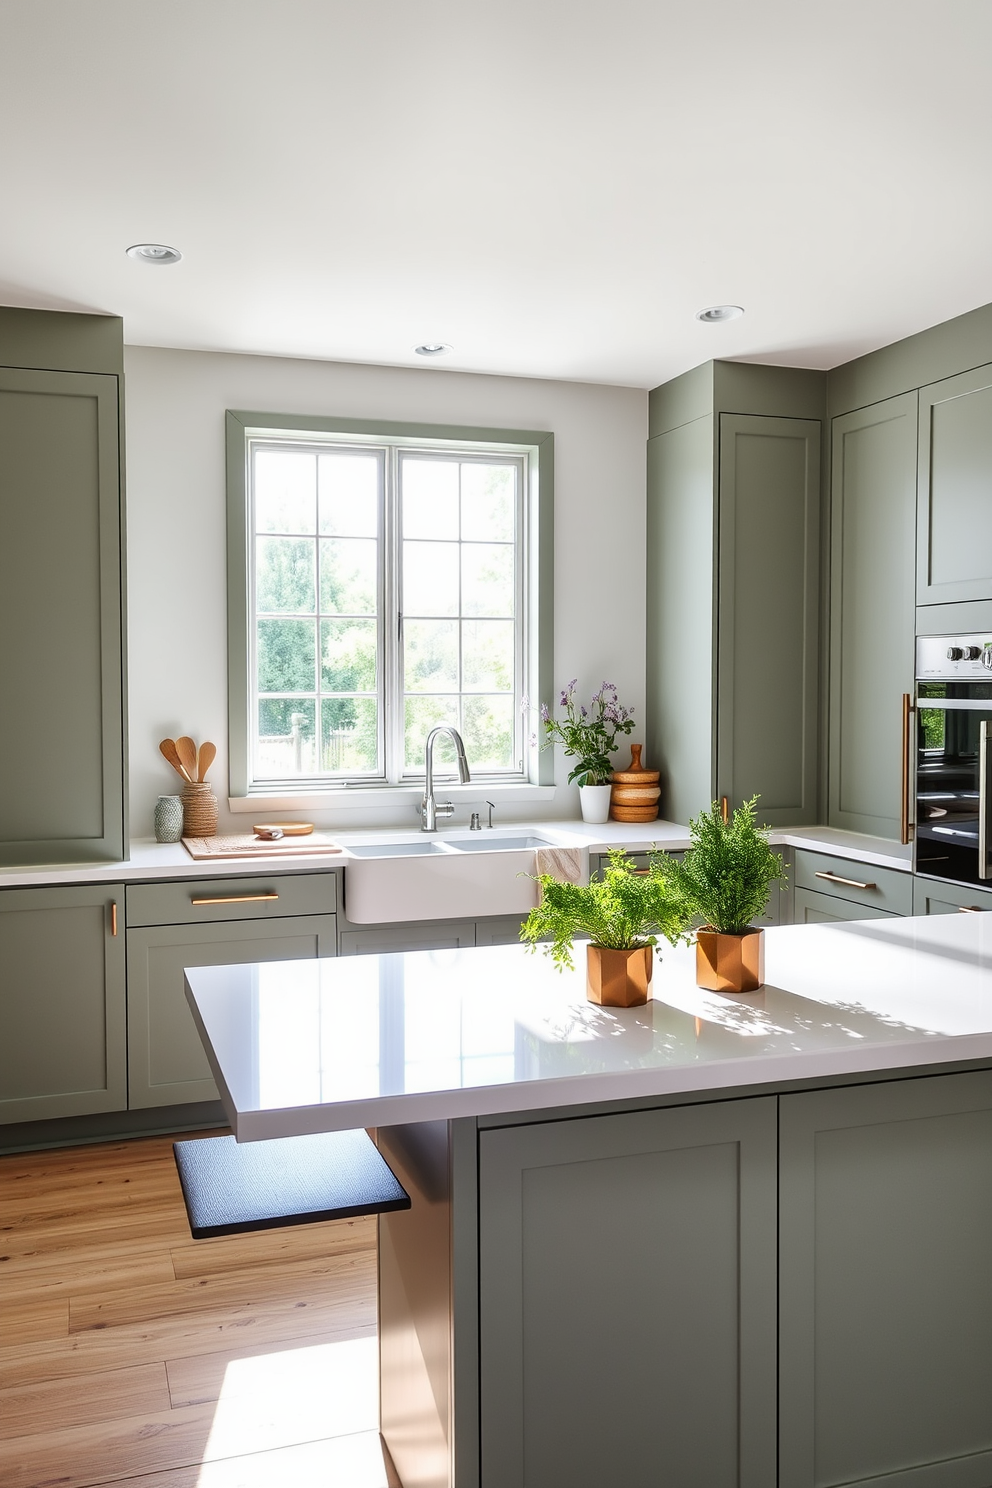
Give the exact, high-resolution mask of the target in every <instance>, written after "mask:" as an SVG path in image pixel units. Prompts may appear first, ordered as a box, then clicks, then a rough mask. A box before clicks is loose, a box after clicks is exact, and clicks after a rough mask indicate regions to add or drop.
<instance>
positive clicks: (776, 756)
mask: <svg viewBox="0 0 992 1488" xmlns="http://www.w3.org/2000/svg"><path fill="white" fill-rule="evenodd" d="M730 370H732V372H733V381H732V383H731V384H728V383H727V378H726V376H725V375H724V374H725V373H727V372H728V371H730ZM703 374H708V376H706V377H704V376H703ZM815 379H816V374H810V373H804V372H793V373H791V375H790V377H789V380H788V382H787V383H786V382H785V380H784V379H783V378H782V376H781V369H779V368H766V367H759V366H745V365H743V364H740V365H736V364H734V365H732V366H731V365H730V364H720V363H717V364H709V365H708V367H707V368H697V369H696V371H695V372H693V373H688V374H686V375H685V377H683V378H679V379H676V381H675V382H674V383H670V384H667V385H666V387H665V388H661V389H656V391H655V393H653V394H652V400H653V402H652V411H653V414H654V415H655V423H654V428H655V429H656V430H657V432H655V433H654V437H653V438H651V439H650V441H649V443H648V635H647V653H648V677H647V684H648V685H647V701H648V736H647V744H648V750H647V753H648V758H649V760H650V763H651V764H652V765H653V766H656V767H658V768H660V769H661V770H662V772H663V776H662V778H663V781H664V782H665V796H664V797H663V800H662V813H663V815H665V816H667V817H669V818H670V819H671V820H674V821H686V820H687V819H688V817H690V816H693V815H695V814H696V813H697V812H698V811H700V810H703V809H705V808H706V807H707V806H708V805H709V804H710V802H711V801H714V800H716V799H718V798H720V797H723V796H725V797H726V798H727V802H728V806H735V805H738V804H740V802H741V801H744V800H747V799H748V798H749V797H751V796H754V795H758V796H760V798H761V799H760V802H759V805H758V812H759V815H760V816H761V818H762V820H763V821H767V822H768V823H769V824H770V825H772V826H779V825H786V824H793V825H799V824H800V823H812V822H815V821H816V820H817V671H818V624H817V620H818V607H819V591H818V573H819V522H820V517H819V510H820V507H819V500H820V420H819V418H813V417H809V418H804V417H800V416H797V415H798V414H800V413H802V412H803V411H804V410H805V409H807V408H812V409H815V408H816V407H818V406H819V399H820V398H821V397H822V386H821V384H820V383H818V382H817V381H816V380H815ZM725 384H727V385H725ZM728 405H729V406H728ZM776 407H778V408H781V409H782V410H783V414H784V416H777V415H775V414H773V413H772V412H770V411H768V412H766V411H765V410H771V409H774V408H776ZM666 421H667V422H668V424H669V426H668V427H665V423H666Z"/></svg>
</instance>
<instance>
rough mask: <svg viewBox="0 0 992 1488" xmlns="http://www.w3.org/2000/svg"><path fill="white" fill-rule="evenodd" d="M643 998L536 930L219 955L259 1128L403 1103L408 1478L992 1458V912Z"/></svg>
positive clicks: (383, 1302)
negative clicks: (725, 992)
mask: <svg viewBox="0 0 992 1488" xmlns="http://www.w3.org/2000/svg"><path fill="white" fill-rule="evenodd" d="M767 936H768V938H767V958H766V970H767V977H768V981H767V984H766V986H765V988H764V989H763V990H762V991H761V992H758V993H753V994H750V995H747V996H741V997H733V998H727V997H721V996H719V995H717V994H713V993H706V992H702V991H700V990H699V989H697V988H696V987H695V984H694V978H693V974H692V962H691V956H690V953H689V952H687V951H685V950H680V951H677V952H672V951H667V950H666V952H665V955H664V958H663V959H662V961H661V962H660V964H659V965H658V967H657V969H656V973H655V989H654V991H655V997H654V1000H653V1001H652V1002H650V1003H648V1004H647V1006H646V1007H644V1008H639V1009H638V1008H635V1009H628V1010H611V1009H605V1008H599V1007H595V1006H593V1005H592V1004H590V1003H588V1002H587V1001H586V1000H585V995H584V979H583V973H582V969H581V962H582V950H581V947H579V948H577V950H578V957H577V959H578V962H579V968H580V969H579V970H578V971H577V972H576V973H575V974H574V975H569V974H566V975H564V976H559V975H558V974H557V973H556V971H555V970H554V968H553V967H552V965H551V963H550V962H548V961H547V960H546V958H545V957H543V956H541V955H536V956H535V955H531V954H530V953H528V952H526V951H524V950H523V949H522V948H519V947H514V946H510V947H501V948H495V949H489V950H482V949H478V950H469V951H456V952H418V953H410V954H406V955H395V956H383V957H367V958H356V959H354V960H349V961H327V962H295V963H275V964H268V965H259V966H240V967H226V968H224V967H204V968H198V969H195V970H190V971H189V973H188V975H187V982H188V986H189V989H190V998H191V1002H192V1005H193V1008H194V1014H195V1016H196V1018H197V1021H198V1023H199V1025H200V1028H201V1033H202V1035H203V1037H204V1041H205V1044H206V1046H207V1048H208V1052H209V1054H210V1058H211V1062H212V1065H213V1068H214V1072H215V1075H216V1078H217V1081H218V1085H219V1086H220V1088H221V1091H222V1096H223V1099H224V1102H225V1106H226V1108H227V1110H228V1113H229V1116H230V1119H231V1121H232V1125H233V1126H234V1129H235V1131H236V1133H237V1135H238V1137H239V1139H240V1140H253V1139H264V1138H266V1137H276V1136H287V1135H292V1134H294V1133H302V1132H309V1131H319V1130H333V1129H342V1128H347V1127H355V1126H369V1127H374V1128H376V1130H377V1139H378V1142H379V1145H380V1148H381V1150H382V1151H383V1153H384V1155H385V1156H386V1158H387V1160H388V1161H389V1163H390V1165H391V1166H392V1167H393V1169H394V1171H395V1172H396V1174H397V1176H398V1177H399V1178H400V1180H401V1182H402V1183H403V1184H404V1186H405V1187H406V1188H407V1189H408V1191H409V1192H410V1193H411V1195H412V1197H413V1208H412V1209H411V1210H410V1211H409V1212H408V1213H405V1214H396V1215H389V1216H383V1218H382V1220H381V1222H380V1336H381V1345H380V1356H381V1381H382V1429H383V1434H384V1436H385V1439H386V1441H387V1443H388V1445H389V1447H390V1450H391V1452H392V1454H393V1456H394V1459H395V1460H396V1463H397V1466H398V1468H399V1471H400V1475H401V1478H402V1480H403V1482H404V1484H405V1485H406V1488H414V1485H428V1484H430V1485H436V1488H441V1485H445V1488H447V1485H451V1488H480V1485H481V1488H522V1485H527V1488H558V1485H561V1488H586V1485H589V1488H592V1485H595V1488H606V1485H612V1484H617V1485H621V1484H622V1485H623V1488H640V1485H645V1488H647V1485H657V1484H665V1485H669V1484H671V1485H674V1488H696V1485H699V1488H723V1485H724V1484H726V1485H728V1488H729V1485H731V1484H734V1485H740V1488H771V1485H774V1484H776V1483H778V1484H780V1485H781V1488H800V1485H801V1488H813V1485H814V1484H816V1485H820V1484H824V1485H826V1484H840V1483H846V1484H854V1483H857V1484H869V1483H879V1484H881V1483H882V1482H883V1481H884V1483H885V1484H886V1485H887V1488H945V1485H946V1488H987V1485H988V1484H989V1483H990V1482H992V1265H990V1258H992V1257H990V1249H989V1236H990V1235H992V926H990V925H989V922H988V921H986V920H985V918H984V917H983V916H964V915H962V916H960V917H958V918H955V917H952V916H947V917H943V918H935V919H901V920H893V921H862V922H850V923H845V924H838V925H823V926H795V927H784V928H781V929H777V930H771V931H769V932H768V933H767Z"/></svg>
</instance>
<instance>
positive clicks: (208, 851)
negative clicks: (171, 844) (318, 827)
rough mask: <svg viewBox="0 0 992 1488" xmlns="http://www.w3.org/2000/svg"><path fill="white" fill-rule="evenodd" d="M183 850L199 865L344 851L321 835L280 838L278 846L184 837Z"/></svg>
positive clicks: (239, 839)
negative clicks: (215, 860)
mask: <svg viewBox="0 0 992 1488" xmlns="http://www.w3.org/2000/svg"><path fill="white" fill-rule="evenodd" d="M183 847H185V849H186V851H187V852H188V853H189V855H190V857H191V858H196V860H197V861H198V862H200V861H202V860H203V859H205V858H275V857H280V858H286V857H298V856H301V855H303V854H306V855H308V856H310V857H314V856H319V854H321V853H324V854H325V855H326V854H327V853H338V852H340V851H341V849H340V847H339V846H338V844H337V843H336V842H332V841H331V839H330V838H329V837H323V836H321V834H320V833H319V832H314V833H313V834H312V835H311V836H309V837H280V839H279V840H278V842H260V841H259V839H258V838H257V837H184V838H183Z"/></svg>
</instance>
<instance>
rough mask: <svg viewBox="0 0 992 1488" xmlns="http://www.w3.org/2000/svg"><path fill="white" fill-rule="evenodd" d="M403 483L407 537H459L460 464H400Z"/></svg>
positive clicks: (404, 526) (445, 461)
mask: <svg viewBox="0 0 992 1488" xmlns="http://www.w3.org/2000/svg"><path fill="white" fill-rule="evenodd" d="M400 465H401V479H402V482H403V536H404V537H446V538H451V539H454V538H457V536H458V462H457V461H456V460H414V459H410V458H409V457H407V456H404V458H403V459H402V460H401V462H400Z"/></svg>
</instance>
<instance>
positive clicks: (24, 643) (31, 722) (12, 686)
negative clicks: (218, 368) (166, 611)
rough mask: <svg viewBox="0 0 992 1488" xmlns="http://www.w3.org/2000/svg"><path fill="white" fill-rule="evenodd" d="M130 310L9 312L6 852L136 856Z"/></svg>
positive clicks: (4, 335) (2, 458)
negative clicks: (128, 488) (125, 314)
mask: <svg viewBox="0 0 992 1488" xmlns="http://www.w3.org/2000/svg"><path fill="white" fill-rule="evenodd" d="M122 377H123V338H122V329H121V322H120V321H119V320H115V319H111V318H110V317H106V316H94V315H63V314H56V313H54V312H49V311H40V310H12V309H0V483H2V487H3V500H2V501H0V634H2V635H3V636H4V638H5V640H4V645H3V646H2V648H0V697H2V698H3V700H4V710H5V722H4V727H3V729H2V730H0V863H4V864H22V863H42V862H48V863H52V862H79V861H86V860H103V861H118V860H120V859H122V858H123V857H124V856H125V853H126V846H125V844H126V842H127V832H126V816H125V716H126V714H125V708H124V702H123V679H124V629H123V618H122V617H123V602H124V592H123V559H122V554H123V503H122V475H121V424H120V409H121V397H122V394H121V387H122Z"/></svg>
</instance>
